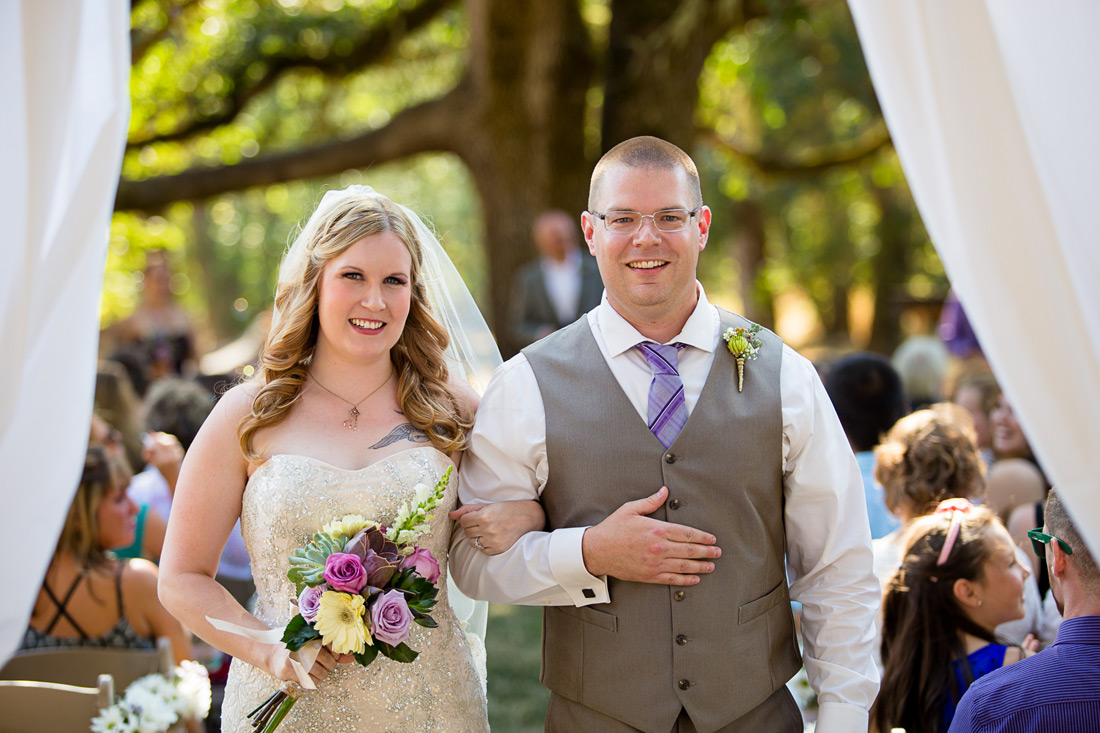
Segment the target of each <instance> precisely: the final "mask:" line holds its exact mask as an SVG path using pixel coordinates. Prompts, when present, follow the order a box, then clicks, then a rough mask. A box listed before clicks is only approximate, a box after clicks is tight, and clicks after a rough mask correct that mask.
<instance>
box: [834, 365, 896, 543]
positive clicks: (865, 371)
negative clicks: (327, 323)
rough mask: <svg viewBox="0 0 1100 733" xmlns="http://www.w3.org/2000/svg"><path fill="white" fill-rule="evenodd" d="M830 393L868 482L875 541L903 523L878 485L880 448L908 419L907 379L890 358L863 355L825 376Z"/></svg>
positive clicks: (865, 486) (866, 493) (866, 491)
mask: <svg viewBox="0 0 1100 733" xmlns="http://www.w3.org/2000/svg"><path fill="white" fill-rule="evenodd" d="M825 391H826V392H828V393H829V399H830V400H832V402H833V409H835V410H836V416H837V417H838V418H840V424H841V426H842V427H843V428H844V434H845V435H846V436H847V437H848V443H849V444H850V445H851V446H852V451H853V452H854V453H855V454H856V463H858V464H859V472H860V474H861V475H862V476H863V493H864V497H865V499H866V500H867V518H868V519H869V520H870V522H871V539H878V538H879V537H882V536H884V535H887V534H889V533H890V532H893V531H894V530H896V529H897V528H898V527H900V526H901V522H900V521H899V520H898V518H897V517H895V516H894V515H893V514H891V513H890V512H889V511H888V510H887V509H886V502H885V499H884V497H883V494H882V486H881V485H880V484H879V483H878V482H877V481H876V480H875V454H874V448H875V446H876V445H878V444H879V441H880V440H881V439H882V436H883V435H885V434H886V431H888V430H889V429H890V428H891V427H893V426H894V423H895V422H897V421H898V420H899V419H900V418H901V417H902V416H903V415H905V413H906V411H907V410H906V404H905V391H904V390H903V389H902V386H901V377H899V376H898V373H897V372H896V371H894V368H893V367H892V366H890V362H889V361H888V360H887V359H886V357H884V356H879V355H878V354H869V353H860V354H852V355H850V356H846V357H844V358H843V359H841V360H840V361H838V362H836V363H835V364H833V365H832V367H830V368H829V370H828V371H827V372H826V374H825Z"/></svg>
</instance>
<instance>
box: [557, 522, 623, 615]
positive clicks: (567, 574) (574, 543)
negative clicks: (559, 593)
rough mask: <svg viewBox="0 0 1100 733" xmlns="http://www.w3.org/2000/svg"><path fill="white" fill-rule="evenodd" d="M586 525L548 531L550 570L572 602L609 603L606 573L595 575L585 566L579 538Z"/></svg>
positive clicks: (583, 604)
mask: <svg viewBox="0 0 1100 733" xmlns="http://www.w3.org/2000/svg"><path fill="white" fill-rule="evenodd" d="M587 529H588V527H568V528H566V529H556V530H554V531H553V532H551V533H550V548H549V553H548V554H549V556H550V558H549V559H550V573H551V575H553V576H554V582H556V583H557V584H558V585H559V586H561V589H562V590H564V591H565V592H566V593H568V594H569V599H570V600H571V601H572V602H573V605H574V606H590V605H592V604H593V603H608V602H609V601H610V600H611V599H610V596H609V595H608V593H607V577H606V576H603V577H599V578H597V577H596V576H595V575H592V574H591V573H589V572H588V569H587V568H586V567H585V566H584V552H583V551H582V549H581V539H582V538H583V537H584V532H585V530H587Z"/></svg>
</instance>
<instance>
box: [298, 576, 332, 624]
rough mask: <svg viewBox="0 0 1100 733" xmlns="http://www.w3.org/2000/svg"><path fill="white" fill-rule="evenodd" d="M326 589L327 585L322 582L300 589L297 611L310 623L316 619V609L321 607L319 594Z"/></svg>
mask: <svg viewBox="0 0 1100 733" xmlns="http://www.w3.org/2000/svg"><path fill="white" fill-rule="evenodd" d="M328 589H329V588H328V586H327V585H324V584H323V583H322V584H321V585H318V586H316V587H314V588H306V589H304V590H303V591H302V595H300V596H298V612H299V613H300V614H302V618H304V619H305V620H306V621H308V622H310V623H313V622H314V621H315V620H316V619H317V609H319V608H320V607H321V594H322V593H324V592H325V591H326V590H328Z"/></svg>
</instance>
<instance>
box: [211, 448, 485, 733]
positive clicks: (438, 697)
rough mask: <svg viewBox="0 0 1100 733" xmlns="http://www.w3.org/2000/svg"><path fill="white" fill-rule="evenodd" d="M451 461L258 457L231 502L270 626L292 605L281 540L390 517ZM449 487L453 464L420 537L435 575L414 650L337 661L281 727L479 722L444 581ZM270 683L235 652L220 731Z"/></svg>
mask: <svg viewBox="0 0 1100 733" xmlns="http://www.w3.org/2000/svg"><path fill="white" fill-rule="evenodd" d="M449 465H451V461H450V459H449V458H448V457H447V456H446V455H444V454H443V453H440V452H439V451H437V450H435V449H434V448H432V447H430V446H423V447H418V448H411V449H409V450H405V451H402V452H400V453H396V454H394V455H391V456H389V457H388V458H384V459H383V460H381V461H379V462H377V463H374V464H372V465H370V466H367V467H366V468H363V469H360V470H357V471H350V470H345V469H341V468H337V467H335V466H331V465H329V464H327V463H325V462H323V461H319V460H316V459H313V458H308V457H306V456H297V455H276V456H273V457H272V458H271V459H269V460H268V461H267V462H266V463H264V464H263V465H262V466H260V467H259V468H258V469H257V470H256V471H255V472H254V473H253V474H252V477H251V478H250V479H249V481H248V485H247V486H246V488H245V492H244V497H243V502H242V507H241V532H242V534H243V536H244V540H245V544H246V545H247V547H248V553H249V554H250V555H251V556H252V572H253V575H254V577H255V581H256V593H257V599H258V600H257V605H256V610H255V614H256V616H257V617H258V618H259V619H261V620H262V621H264V622H265V623H267V624H268V625H269V626H271V627H273V628H275V627H282V626H285V625H286V623H287V622H288V621H290V619H291V618H292V617H293V616H294V614H295V613H297V601H296V598H295V592H294V584H293V583H291V582H290V581H289V580H287V577H286V573H287V569H288V563H287V556H288V555H289V553H290V551H291V550H293V549H295V548H298V547H304V546H305V545H306V543H308V542H309V541H310V539H311V538H312V537H313V534H314V533H315V532H317V531H319V530H320V529H321V527H323V526H324V525H325V524H327V523H328V522H331V521H332V520H334V519H338V518H340V517H342V516H344V515H345V514H360V515H362V516H364V517H366V518H367V519H370V520H373V521H377V522H379V523H382V524H388V523H390V522H391V521H392V519H393V517H394V516H395V515H396V513H397V509H398V507H400V506H401V503H402V502H405V501H410V503H411V500H412V497H413V495H414V492H413V487H414V486H415V485H416V484H418V483H424V484H427V485H429V486H431V485H433V484H434V483H435V482H436V481H437V480H438V479H439V477H440V475H442V473H443V471H444V470H445V469H446V468H447V466H449ZM456 496H457V486H456V477H455V475H453V474H452V478H451V484H450V486H449V487H448V489H447V493H446V496H445V497H444V501H443V502H442V503H441V504H440V506H439V507H438V508H437V509H436V510H435V516H434V518H433V519H432V522H431V532H430V533H429V534H427V535H425V536H423V537H422V538H421V542H420V546H422V547H427V548H429V549H430V550H431V552H432V555H434V556H435V558H436V560H438V561H439V565H440V569H441V570H442V571H443V573H444V575H443V576H441V578H440V594H439V596H438V598H439V603H438V604H437V605H436V607H435V609H434V610H433V613H432V617H433V618H434V619H435V620H436V621H437V622H438V623H439V627H438V628H436V629H425V628H423V627H421V626H417V625H415V624H414V625H413V627H412V637H411V638H410V640H409V641H408V644H409V646H410V647H412V648H413V649H415V650H417V651H419V652H420V656H418V657H417V658H416V659H415V660H414V661H413V662H411V663H409V664H402V663H400V662H394V661H393V660H390V659H387V658H385V657H382V656H379V657H378V658H377V659H375V661H374V663H373V664H371V665H370V666H369V667H361V666H359V665H358V664H355V663H351V664H341V665H338V667H337V668H336V670H335V671H333V672H332V673H330V674H329V675H328V677H326V678H325V679H324V680H323V681H322V682H321V683H320V684H319V685H318V686H317V689H316V690H306V691H304V692H303V694H302V696H301V697H300V698H299V699H298V702H297V703H296V704H295V705H294V707H293V708H292V710H291V712H290V714H289V715H288V716H287V717H286V719H285V720H284V721H283V723H282V725H280V726H279V730H280V731H286V732H287V733H291V732H292V731H395V732H397V731H401V732H402V733H404V732H408V731H450V732H454V733H466V732H471V733H483V732H484V731H487V730H489V723H488V719H487V717H486V703H485V695H484V693H483V687H482V683H481V679H480V678H479V676H478V671H477V669H476V667H475V662H474V654H473V653H472V652H471V646H470V643H469V640H468V639H467V636H466V634H465V632H464V631H463V629H462V627H461V624H460V622H459V621H458V619H456V617H455V615H454V613H453V611H452V610H451V606H450V604H449V603H448V600H447V587H446V583H444V582H443V578H445V577H446V572H447V548H448V546H449V544H450V536H451V526H452V525H451V521H450V520H449V519H448V518H447V510H448V509H450V508H452V507H453V505H454V504H455V501H456ZM278 685H279V683H278V681H277V680H276V679H275V678H274V677H271V676H270V675H268V674H267V673H266V672H264V671H262V670H260V669H257V668H256V667H253V666H251V665H249V664H246V663H244V662H241V661H240V660H237V659H235V660H233V664H232V666H231V668H230V671H229V680H228V682H227V684H226V690H225V699H224V702H223V704H222V730H223V731H240V733H249V732H250V731H251V727H250V725H249V722H248V720H247V719H246V717H245V716H246V715H247V714H248V713H249V712H250V711H251V710H252V709H253V708H255V707H256V706H257V705H259V704H260V703H261V702H262V701H263V700H265V699H266V698H267V697H268V696H269V695H271V694H272V693H273V692H274V691H275V690H276V689H277V688H278Z"/></svg>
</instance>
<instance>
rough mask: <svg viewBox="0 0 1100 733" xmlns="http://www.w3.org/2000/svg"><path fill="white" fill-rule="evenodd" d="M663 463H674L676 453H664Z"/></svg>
mask: <svg viewBox="0 0 1100 733" xmlns="http://www.w3.org/2000/svg"><path fill="white" fill-rule="evenodd" d="M665 463H676V454H675V453H665Z"/></svg>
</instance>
